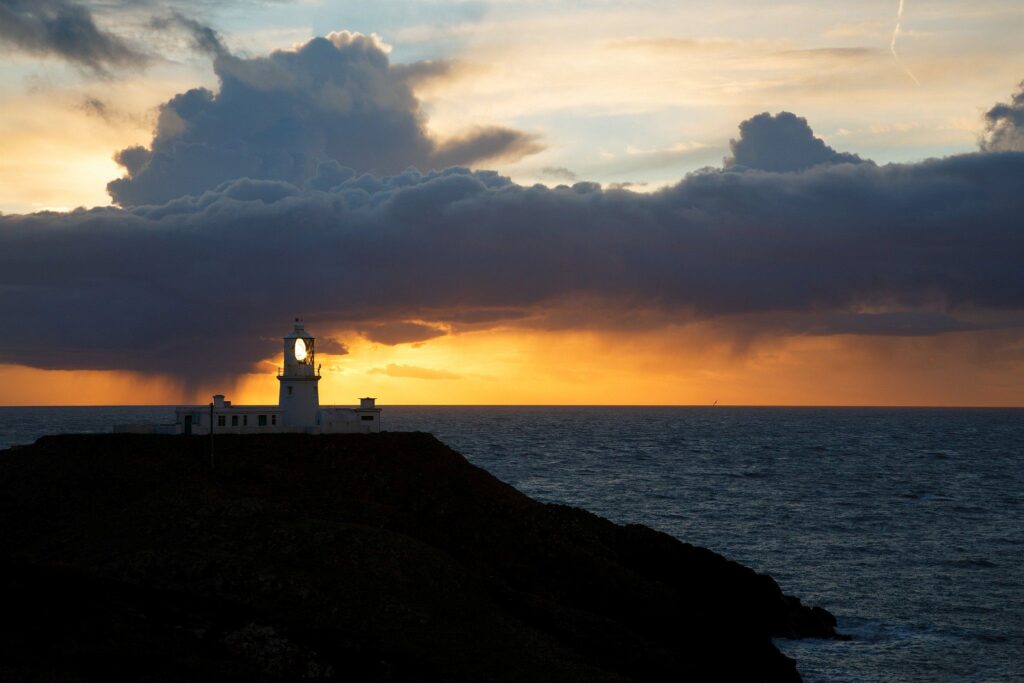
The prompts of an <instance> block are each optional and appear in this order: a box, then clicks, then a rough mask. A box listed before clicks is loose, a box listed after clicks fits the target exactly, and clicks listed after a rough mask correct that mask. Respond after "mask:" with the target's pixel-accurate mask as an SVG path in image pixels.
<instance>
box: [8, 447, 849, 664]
mask: <svg viewBox="0 0 1024 683" xmlns="http://www.w3.org/2000/svg"><path fill="white" fill-rule="evenodd" d="M0 491H2V492H3V495H2V496H0V565H2V566H0V569H2V570H3V571H4V573H5V575H7V576H9V577H10V579H9V580H8V581H6V582H5V583H4V584H3V585H2V586H0V593H2V594H0V600H3V603H4V604H5V611H6V616H5V618H4V619H3V620H2V626H0V679H5V680H7V679H12V680H19V679H28V680H32V679H35V680H109V679H111V677H117V678H130V679H137V680H150V681H164V680H247V681H248V680H281V679H284V680H293V679H300V678H311V679H324V680H332V679H336V680H346V679H347V680H357V681H386V680H394V681H441V680H443V681H595V682H596V681H629V680H634V681H661V680H735V681H744V680H746V681H762V680H764V681H794V680H799V677H798V675H797V673H796V669H795V667H794V665H793V662H792V661H791V660H789V659H787V658H786V657H784V656H783V655H781V654H780V653H779V652H778V651H777V650H776V649H775V647H774V646H773V645H772V643H771V640H770V638H771V637H772V636H787V637H805V636H810V637H832V636H834V631H833V627H834V623H835V622H834V619H833V618H832V616H831V615H830V614H828V613H827V612H825V611H824V610H821V609H816V608H815V609H810V608H807V607H805V606H803V605H801V604H800V603H799V600H797V599H795V598H790V597H787V596H784V595H783V594H782V593H781V591H780V590H779V588H778V586H777V585H776V584H775V582H774V581H772V579H770V578H769V577H767V576H763V575H758V574H756V573H755V572H753V571H752V570H750V569H747V568H745V567H742V566H740V565H738V564H736V563H733V562H730V561H727V560H725V559H724V558H722V557H720V556H718V555H716V554H714V553H712V552H710V551H707V550H704V549H701V548H696V547H693V546H690V545H687V544H684V543H681V542H679V541H677V540H676V539H674V538H672V537H670V536H667V535H665V534H661V533H658V532H655V531H652V530H650V529H647V528H645V527H641V526H619V525H615V524H613V523H611V522H609V521H607V520H604V519H601V518H599V517H596V516H595V515H592V514H590V513H587V512H585V511H583V510H579V509H574V508H568V507H564V506H557V505H545V504H542V503H539V502H537V501H534V500H532V499H530V498H528V497H526V496H525V495H523V494H521V493H519V492H518V491H516V490H515V489H513V488H512V487H510V486H508V485H506V484H504V483H502V482H500V481H498V480H497V479H495V478H494V477H492V476H491V475H489V474H488V473H486V472H484V471H483V470H481V469H479V468H477V467H474V466H473V465H471V464H469V463H468V462H467V461H466V460H465V459H464V458H463V457H462V456H460V455H459V454H458V453H456V452H454V451H452V450H451V449H449V448H448V447H446V446H445V445H444V444H442V443H440V442H439V441H437V440H436V439H435V438H434V437H432V436H430V435H428V434H422V433H385V434H379V435H366V436H363V435H335V436H304V435H267V436H231V437H218V439H217V442H216V467H215V469H213V470H212V471H211V469H210V466H209V453H208V442H207V441H206V440H205V439H202V438H186V437H161V436H138V435H120V434H118V435H114V434H111V435H90V436H86V435H78V436H76V435H68V436H55V437H45V438H43V439H40V440H39V441H38V442H37V443H36V444H35V445H33V446H30V447H26V448H19V449H15V450H9V451H3V452H0Z"/></svg>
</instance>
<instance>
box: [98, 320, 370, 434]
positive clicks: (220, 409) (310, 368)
mask: <svg viewBox="0 0 1024 683" xmlns="http://www.w3.org/2000/svg"><path fill="white" fill-rule="evenodd" d="M277 381H278V382H279V383H280V387H279V388H280V392H279V394H278V400H277V405H276V406H270V405H232V403H231V401H227V400H225V399H224V396H223V394H216V395H215V396H214V397H213V401H211V402H210V403H209V404H207V405H192V406H177V407H176V408H175V409H174V414H175V424H173V425H167V426H166V427H167V430H166V433H169V434H209V433H210V432H211V431H212V432H213V433H214V434H281V433H288V434H376V433H377V432H379V431H380V413H381V409H380V408H379V407H377V400H376V399H375V398H370V397H367V398H361V399H359V405H358V406H321V405H320V365H319V364H318V363H317V362H316V339H315V338H314V337H313V335H311V334H310V333H309V332H307V331H306V328H305V327H304V326H303V324H302V321H301V320H299V319H298V318H296V319H295V327H294V328H293V329H292V332H291V334H289V335H288V336H287V337H284V364H283V365H282V366H281V367H280V368H279V369H278V373H277ZM163 429H164V428H163V427H162V426H160V425H118V426H116V427H115V431H123V432H137V433H139V432H144V433H163V431H161V430H163Z"/></svg>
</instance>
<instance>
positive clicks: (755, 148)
mask: <svg viewBox="0 0 1024 683" xmlns="http://www.w3.org/2000/svg"><path fill="white" fill-rule="evenodd" d="M729 145H730V147H731V148H732V156H731V157H729V158H727V159H726V160H725V165H726V166H727V167H733V168H750V169H756V170H761V171H773V172H776V173H784V172H789V171H805V170H807V169H809V168H811V167H813V166H817V165H819V164H858V163H861V162H862V159H861V158H860V157H859V156H857V155H856V154H846V153H843V152H837V151H836V150H834V149H832V148H831V147H829V146H828V145H826V144H825V142H824V141H823V140H822V139H821V138H817V137H815V136H814V132H813V131H812V130H811V127H810V125H808V123H807V119H805V118H801V117H799V116H797V115H796V114H792V113H790V112H788V111H784V112H780V113H778V114H776V115H775V116H772V115H771V114H769V113H768V112H765V113H763V114H758V115H757V116H754V117H753V118H750V119H747V120H746V121H744V122H743V123H741V124H740V137H739V139H738V140H732V141H730V143H729Z"/></svg>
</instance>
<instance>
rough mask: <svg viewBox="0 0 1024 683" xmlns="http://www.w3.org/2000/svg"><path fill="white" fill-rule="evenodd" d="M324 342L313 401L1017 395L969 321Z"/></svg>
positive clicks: (273, 399)
mask: <svg viewBox="0 0 1024 683" xmlns="http://www.w3.org/2000/svg"><path fill="white" fill-rule="evenodd" d="M343 338H345V339H346V340H349V348H350V353H349V354H347V355H344V356H331V355H327V354H322V355H321V359H322V362H323V380H322V381H321V383H320V400H321V403H323V404H325V405H330V404H336V405H352V404H354V403H356V401H357V398H358V397H360V396H376V397H378V398H379V399H380V401H381V404H382V405H385V406H386V405H389V404H390V405H415V404H420V405H430V404H435V405H460V404H469V405H472V404H476V405H710V404H711V403H714V402H715V401H718V403H719V404H720V405H892V406H932V405H952V406H1021V405H1024V383H1021V382H1019V381H1014V380H1013V378H1014V377H1020V376H1021V375H1022V371H1024V360H1022V358H1021V356H1022V355H1024V354H1021V353H1020V348H1019V344H1017V345H1016V346H1015V345H1014V343H1011V342H1006V340H1003V352H999V351H997V350H993V347H998V346H999V340H998V339H996V340H993V339H988V338H985V337H984V335H979V334H952V335H944V336H940V337H924V338H922V337H918V338H881V337H873V338H872V337H843V336H834V337H810V336H809V337H791V338H777V339H773V340H767V341H761V342H758V343H757V344H754V345H753V346H752V347H751V348H749V349H744V350H743V351H742V352H741V351H738V350H737V349H736V347H735V344H734V343H733V342H732V341H730V340H728V339H725V338H723V337H722V336H721V335H720V334H716V333H715V332H714V331H713V330H712V329H710V328H708V327H706V326H702V325H690V326H686V327H680V328H674V329H670V330H660V331H649V332H642V333H638V332H636V331H632V332H629V333H625V332H592V331H589V332H581V331H557V332H552V331H537V330H521V329H497V330H489V331H481V332H471V333H462V334H455V335H448V336H444V337H440V338H437V339H432V340H430V341H428V342H424V343H420V344H400V345H397V346H386V345H382V344H376V343H371V342H369V341H367V340H365V339H363V338H361V337H358V336H355V335H343ZM279 364H280V363H279V359H267V361H266V362H264V363H263V364H262V365H263V366H264V367H266V368H267V371H266V372H263V373H255V374H248V375H243V376H241V377H238V378H237V379H236V381H235V382H234V383H233V384H232V385H217V386H203V387H199V388H194V389H192V390H189V389H186V388H185V386H184V385H183V384H181V383H179V382H175V381H174V380H172V379H169V378H161V377H153V376H146V375H139V374H137V373H125V372H106V371H70V372H69V371H44V370H35V369H30V368H24V367H20V366H11V365H8V366H2V372H3V374H4V377H5V382H4V383H3V386H2V388H0V404H5V405H126V404H138V405H143V404H149V405H160V404H174V403H206V402H207V401H209V396H210V395H211V394H213V393H224V394H226V395H227V397H228V399H229V400H232V401H234V402H236V403H239V404H276V403H277V398H278V396H277V395H278V383H277V381H276V379H275V377H274V372H273V368H274V367H276V366H277V365H279Z"/></svg>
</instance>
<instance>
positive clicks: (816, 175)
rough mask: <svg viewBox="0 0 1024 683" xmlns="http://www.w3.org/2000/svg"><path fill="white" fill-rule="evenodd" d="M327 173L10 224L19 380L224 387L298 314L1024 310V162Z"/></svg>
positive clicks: (945, 321) (6, 340)
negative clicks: (306, 183)
mask: <svg viewBox="0 0 1024 683" xmlns="http://www.w3.org/2000/svg"><path fill="white" fill-rule="evenodd" d="M330 168H331V173H327V174H325V175H332V177H333V179H332V180H331V181H330V182H329V183H328V182H327V181H325V185H330V187H329V189H328V190H327V191H322V190H316V189H311V188H308V187H307V188H303V187H298V186H296V185H293V184H290V183H286V182H282V181H268V180H251V179H242V180H237V181H233V182H231V183H227V184H225V185H222V186H221V187H218V188H217V189H216V190H213V191H210V192H207V193H204V194H203V195H201V196H198V197H183V198H179V199H175V200H173V201H171V202H168V203H166V204H164V205H161V206H146V207H138V208H136V209H133V210H118V209H114V208H97V209H92V210H79V211H75V212H71V213H66V214H57V213H41V214H34V215H27V216H3V217H0V326H2V329H3V330H4V334H3V335H2V336H0V362H11V363H21V364H26V365H32V366H38V367H44V368H119V369H133V370H143V371H160V372H169V373H175V374H178V375H180V376H185V377H189V376H191V377H203V376H209V375H210V374H211V373H223V374H227V373H232V372H239V371H242V370H244V369H246V368H248V367H250V366H251V364H252V363H253V362H255V361H258V360H259V359H261V358H267V357H270V356H271V355H272V354H274V353H276V352H278V351H279V344H280V342H279V341H275V340H273V339H270V340H269V341H268V340H267V338H268V337H270V336H272V335H273V333H274V332H275V331H281V332H282V333H283V332H286V331H287V328H288V321H290V320H291V319H292V318H293V317H295V316H296V315H300V316H303V317H304V318H305V319H306V321H307V326H308V327H309V329H311V330H313V331H318V330H319V331H321V332H322V333H326V332H329V331H331V330H338V329H354V330H364V331H367V334H368V336H370V337H371V338H373V337H374V336H375V335H376V338H377V339H378V340H380V341H383V342H385V343H399V342H402V341H412V340H414V339H415V338H416V337H417V334H418V335H419V339H421V340H422V339H425V338H426V337H424V336H423V335H424V334H426V333H428V332H429V333H430V334H434V333H440V332H441V331H443V329H444V328H445V327H446V326H447V325H451V324H454V322H455V321H457V320H459V319H466V317H467V316H469V317H470V318H471V317H472V313H473V312H474V311H475V312H480V313H481V316H482V317H481V320H486V319H487V318H488V316H492V315H495V314H496V313H498V314H500V312H502V311H514V312H518V313H517V315H520V314H521V315H523V316H527V314H530V315H529V316H527V317H523V318H522V320H521V321H520V322H516V320H515V318H513V319H512V320H511V321H508V320H506V321H504V322H496V323H495V324H496V325H498V324H500V325H503V326H506V325H510V324H511V325H516V324H529V325H543V326H550V327H556V326H558V325H569V324H572V325H589V326H591V327H596V328H600V327H602V326H603V327H614V326H616V325H618V324H619V322H618V321H619V320H620V319H621V320H624V321H627V322H624V323H622V324H624V325H628V324H633V323H631V322H628V321H629V320H630V316H633V320H643V321H645V322H644V324H647V325H657V324H665V325H667V324H678V323H685V322H687V321H691V320H695V319H702V320H751V321H757V323H756V324H758V325H760V326H763V327H764V328H765V329H771V328H773V327H775V328H779V329H781V330H782V331H783V333H787V334H788V333H799V334H868V335H892V334H897V335H921V334H940V333H950V332H960V331H969V330H973V329H978V328H980V327H984V326H985V325H982V324H981V323H979V322H978V320H988V321H991V320H1019V319H1021V317H1022V316H1021V311H1024V269H1022V268H1021V267H1020V264H1021V263H1022V262H1024V223H1022V221H1021V219H1020V216H1021V213H1022V210H1024V197H1022V195H1021V192H1020V187H1021V186H1022V183H1024V153H1017V152H999V153H987V154H968V155H962V156H955V157H949V158H945V159H938V160H930V161H926V162H923V163H918V164H894V165H886V166H876V165H874V164H868V163H863V164H821V165H817V166H814V167H813V168H810V169H809V170H806V171H802V172H789V173H771V172H765V171H757V170H743V171H733V170H718V171H710V170H709V171H705V172H701V173H697V174H693V175H690V176H688V177H687V178H685V179H684V180H683V181H682V182H680V183H679V184H678V185H676V186H674V187H671V188H668V189H666V190H663V191H661V192H657V193H654V194H649V195H642V194H635V193H631V192H628V191H622V190H614V191H604V190H601V189H600V188H598V187H597V186H595V185H593V184H587V183H579V184H577V185H575V186H574V187H571V188H570V187H565V186H562V187H560V188H555V189H548V188H545V187H543V186H533V187H524V186H519V185H516V184H514V183H512V182H510V181H509V180H508V179H506V178H503V177H501V176H498V175H496V174H494V173H490V172H475V173H471V172H469V171H466V170H460V169H450V170H448V171H445V172H435V173H429V174H423V175H421V174H419V173H417V172H413V171H409V172H405V173H402V174H399V175H396V176H391V177H386V178H380V177H374V176H370V175H360V174H355V173H353V172H350V171H349V172H345V171H344V170H343V169H340V168H336V167H330ZM322 170H323V169H322ZM578 301H589V302H599V304H600V305H599V306H594V307H592V308H586V307H575V308H574V307H573V302H578ZM863 311H874V313H867V314H865V313H863ZM976 314H977V315H976ZM977 316H981V317H980V318H979V317H977ZM496 317H498V318H500V317H501V316H500V315H496ZM408 321H417V322H413V323H409V322H408ZM431 321H436V322H437V323H438V325H437V327H435V326H434V325H432V324H429V323H431ZM651 321H654V322H651ZM659 321H660V322H659ZM794 321H798V322H794ZM396 324H397V325H398V327H396ZM410 325H415V326H418V328H417V329H415V330H411V329H410V328H409V326H410ZM419 327H423V328H430V330H424V329H419ZM282 328H283V329H282ZM399 328H401V329H399ZM410 331H411V332H412V333H414V334H411V336H410ZM387 332H391V333H394V334H392V335H391V336H390V337H385V336H384V335H385V333H387ZM399 332H404V336H403V335H402V334H399Z"/></svg>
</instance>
